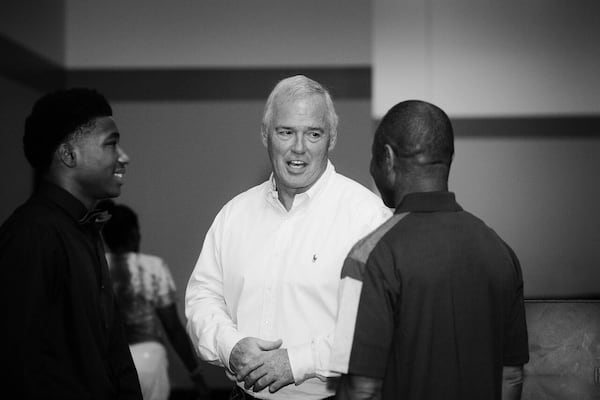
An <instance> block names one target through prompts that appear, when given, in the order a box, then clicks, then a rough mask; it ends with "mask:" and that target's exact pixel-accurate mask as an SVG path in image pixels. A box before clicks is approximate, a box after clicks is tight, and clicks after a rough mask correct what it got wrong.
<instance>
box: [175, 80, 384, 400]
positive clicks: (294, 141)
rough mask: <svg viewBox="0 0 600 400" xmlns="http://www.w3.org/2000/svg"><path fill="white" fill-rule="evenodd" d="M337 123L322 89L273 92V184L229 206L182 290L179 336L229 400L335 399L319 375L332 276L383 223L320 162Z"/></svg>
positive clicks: (327, 341)
mask: <svg viewBox="0 0 600 400" xmlns="http://www.w3.org/2000/svg"><path fill="white" fill-rule="evenodd" d="M337 122H338V117H337V115H336V112H335V109H334V106H333V102H332V100H331V96H330V95H329V92H328V91H327V90H326V89H325V88H324V87H323V86H322V85H321V84H319V83H318V82H315V81H313V80H311V79H309V78H307V77H305V76H301V75H300V76H293V77H290V78H287V79H284V80H282V81H280V82H279V83H278V84H277V85H276V86H275V88H274V89H273V91H272V92H271V94H270V96H269V98H268V100H267V103H266V106H265V112H264V116H263V123H262V129H261V131H262V141H263V144H264V146H265V147H266V148H267V153H268V154H269V158H270V160H271V167H272V174H271V177H270V179H269V180H267V181H266V182H264V183H262V184H260V185H258V186H255V187H253V188H251V189H249V190H248V191H246V192H243V193H241V194H239V195H238V196H236V197H235V198H233V199H232V200H231V201H229V202H228V203H227V204H226V205H225V206H224V207H223V208H222V209H221V211H220V212H219V213H218V215H217V216H216V218H215V220H214V222H213V224H212V226H211V227H210V229H209V231H208V233H207V235H206V238H205V240H204V244H203V247H202V251H201V253H200V256H199V258H198V262H197V263H196V266H195V268H194V271H193V272H192V275H191V277H190V280H189V283H188V287H187V291H186V316H187V319H188V331H189V333H190V336H191V337H192V340H193V341H194V343H195V345H196V348H197V350H198V352H199V354H200V356H201V357H202V358H203V359H205V360H206V361H208V362H210V363H213V364H215V365H219V366H222V367H224V368H226V370H227V372H228V375H229V376H230V377H231V378H232V379H233V378H234V377H235V379H236V380H237V381H238V385H237V386H235V387H234V392H233V393H232V398H239V399H253V398H259V399H326V398H329V397H331V396H333V395H334V394H335V386H336V382H334V379H333V378H334V377H332V376H331V374H330V373H329V371H328V369H327V368H328V363H329V353H330V347H331V341H332V334H333V328H334V321H335V316H336V313H337V308H338V304H337V290H338V285H339V282H340V270H341V267H342V264H343V261H344V258H345V256H346V255H347V253H348V251H349V250H350V248H351V247H352V245H353V244H354V243H355V242H356V241H357V240H359V239H360V238H362V237H363V236H365V235H366V234H368V233H369V232H371V231H372V230H373V229H375V228H376V227H377V226H379V225H380V224H381V223H382V222H384V221H385V220H386V219H387V218H389V217H390V215H391V212H390V210H389V209H388V208H387V207H385V205H384V204H383V202H382V201H381V199H380V198H379V197H378V196H376V195H375V194H374V193H372V192H371V191H369V190H368V189H367V188H365V187H363V186H361V185H360V184H358V183H356V182H355V181H353V180H351V179H348V178H346V177H344V176H342V175H340V174H338V173H337V172H336V171H335V168H334V166H333V164H332V163H331V162H330V161H329V152H330V151H331V150H333V148H334V147H335V144H336V141H337ZM292 383H294V385H290V384H292Z"/></svg>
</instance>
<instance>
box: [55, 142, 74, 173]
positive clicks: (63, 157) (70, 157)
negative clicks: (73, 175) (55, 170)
mask: <svg viewBox="0 0 600 400" xmlns="http://www.w3.org/2000/svg"><path fill="white" fill-rule="evenodd" d="M56 157H57V158H58V160H59V161H60V163H61V164H63V165H65V166H66V167H69V168H74V167H75V166H76V165H77V155H76V154H75V148H74V147H73V144H71V143H69V142H67V143H61V144H60V145H59V146H58V148H57V149H56Z"/></svg>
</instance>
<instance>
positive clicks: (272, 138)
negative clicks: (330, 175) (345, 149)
mask: <svg viewBox="0 0 600 400" xmlns="http://www.w3.org/2000/svg"><path fill="white" fill-rule="evenodd" d="M273 107H274V108H273V116H272V119H271V121H270V124H269V125H268V127H266V128H265V130H263V132H262V140H263V144H264V145H265V147H266V148H267V151H268V153H269V158H270V159H271V166H272V168H273V175H274V177H275V182H276V184H277V191H278V194H279V199H280V201H281V202H282V203H283V204H284V206H286V208H288V209H289V207H291V204H292V201H293V198H294V196H295V195H296V194H298V193H302V192H305V191H306V190H308V189H309V188H310V187H311V186H312V185H313V184H314V183H315V182H316V181H317V179H319V177H320V176H321V175H322V174H323V172H324V171H325V169H326V167H327V159H328V154H329V151H330V150H332V149H333V148H334V146H335V141H336V137H335V135H332V134H331V131H330V128H329V126H328V123H327V118H326V105H325V100H324V99H323V96H322V95H316V94H315V95H309V96H305V97H300V98H296V99H286V100H284V101H281V102H277V103H276V104H274V106H273ZM288 205H289V207H288Z"/></svg>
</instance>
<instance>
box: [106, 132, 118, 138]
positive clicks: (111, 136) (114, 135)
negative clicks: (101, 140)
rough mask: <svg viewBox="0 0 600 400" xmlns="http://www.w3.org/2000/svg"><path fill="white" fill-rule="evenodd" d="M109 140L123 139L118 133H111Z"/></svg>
mask: <svg viewBox="0 0 600 400" xmlns="http://www.w3.org/2000/svg"><path fill="white" fill-rule="evenodd" d="M106 139H107V140H109V139H121V134H120V133H119V132H117V131H114V132H111V133H110V134H109V135H108V136H107V137H106Z"/></svg>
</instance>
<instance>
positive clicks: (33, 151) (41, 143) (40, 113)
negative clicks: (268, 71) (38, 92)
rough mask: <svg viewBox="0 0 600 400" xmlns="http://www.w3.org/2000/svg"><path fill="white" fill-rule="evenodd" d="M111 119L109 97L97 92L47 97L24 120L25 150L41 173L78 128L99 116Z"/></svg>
mask: <svg viewBox="0 0 600 400" xmlns="http://www.w3.org/2000/svg"><path fill="white" fill-rule="evenodd" d="M108 116H112V108H111V106H110V104H109V103H108V101H107V100H106V98H105V97H104V96H103V95H102V94H100V93H99V92H98V91H96V90H94V89H87V88H72V89H64V90H57V91H54V92H51V93H48V94H45V95H44V96H42V97H41V98H39V99H38V100H37V101H36V102H35V104H34V105H33V109H32V110H31V114H29V116H28V117H27V119H26V120H25V133H24V135H23V150H24V151H25V157H26V158H27V161H29V164H31V166H32V167H33V168H34V169H35V170H36V171H38V172H42V171H46V170H47V169H48V168H49V167H50V164H51V163H52V156H53V154H54V151H55V150H56V148H57V147H58V146H59V145H60V144H61V143H63V142H64V141H65V139H67V138H68V136H69V135H70V134H71V133H73V132H74V131H75V130H76V129H77V128H79V127H81V126H82V125H84V124H86V123H88V122H90V121H91V120H93V119H95V118H98V117H108Z"/></svg>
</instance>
